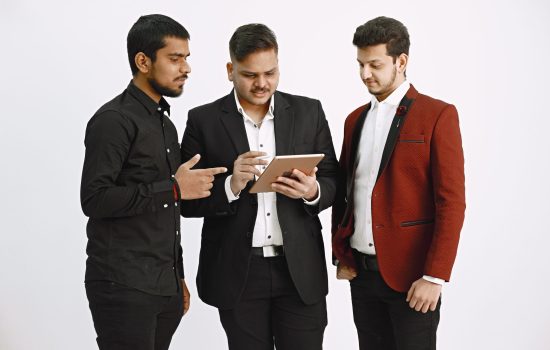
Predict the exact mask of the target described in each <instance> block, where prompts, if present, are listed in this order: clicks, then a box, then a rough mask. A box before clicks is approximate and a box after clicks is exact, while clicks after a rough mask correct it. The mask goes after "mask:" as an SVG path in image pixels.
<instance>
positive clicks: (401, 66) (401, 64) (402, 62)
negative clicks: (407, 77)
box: [396, 53, 409, 73]
mask: <svg viewBox="0 0 550 350" xmlns="http://www.w3.org/2000/svg"><path fill="white" fill-rule="evenodd" d="M408 62H409V56H407V54H404V53H402V54H401V55H399V57H397V62H396V63H397V71H398V72H399V73H404V72H405V71H406V70H407V63H408Z"/></svg>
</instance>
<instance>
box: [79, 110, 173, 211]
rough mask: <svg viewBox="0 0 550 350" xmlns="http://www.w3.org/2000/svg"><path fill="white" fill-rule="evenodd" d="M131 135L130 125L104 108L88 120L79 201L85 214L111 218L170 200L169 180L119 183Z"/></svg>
mask: <svg viewBox="0 0 550 350" xmlns="http://www.w3.org/2000/svg"><path fill="white" fill-rule="evenodd" d="M133 137H134V131H133V126H132V125H131V123H130V122H129V121H128V120H126V119H125V118H124V117H123V116H122V115H121V114H120V113H118V112H115V111H105V112H103V113H101V114H99V115H96V116H94V117H93V118H92V120H90V122H89V123H88V127H87V128H86V137H85V141H84V144H85V147H86V152H85V157H84V166H83V170H82V181H81V188H80V200H81V205H82V210H83V212H84V214H85V215H86V216H88V217H95V218H114V217H128V216H135V215H139V214H141V213H144V212H155V211H157V210H160V209H161V207H162V205H163V204H164V203H167V202H169V201H173V197H174V182H173V181H172V180H166V181H158V182H152V183H139V184H135V185H127V186H121V185H118V184H117V178H118V177H119V175H120V173H121V172H122V169H123V165H124V162H125V160H126V158H127V157H128V154H129V152H130V148H131V145H132V140H133Z"/></svg>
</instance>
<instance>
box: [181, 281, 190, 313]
mask: <svg viewBox="0 0 550 350" xmlns="http://www.w3.org/2000/svg"><path fill="white" fill-rule="evenodd" d="M181 289H182V291H183V293H182V298H183V314H184V315H185V314H186V313H187V311H189V306H190V305H191V294H190V293H189V289H187V284H185V280H184V279H183V278H182V279H181Z"/></svg>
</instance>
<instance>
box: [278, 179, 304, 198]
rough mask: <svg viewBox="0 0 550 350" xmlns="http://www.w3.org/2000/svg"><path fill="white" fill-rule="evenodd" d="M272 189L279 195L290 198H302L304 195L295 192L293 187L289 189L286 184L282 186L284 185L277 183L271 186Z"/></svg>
mask: <svg viewBox="0 0 550 350" xmlns="http://www.w3.org/2000/svg"><path fill="white" fill-rule="evenodd" d="M271 188H272V189H273V190H274V191H275V192H277V193H280V194H283V195H285V196H287V197H290V198H294V199H296V198H301V197H302V195H301V194H300V192H299V191H297V190H295V189H294V188H292V187H289V186H287V185H285V184H282V183H277V182H274V183H272V184H271Z"/></svg>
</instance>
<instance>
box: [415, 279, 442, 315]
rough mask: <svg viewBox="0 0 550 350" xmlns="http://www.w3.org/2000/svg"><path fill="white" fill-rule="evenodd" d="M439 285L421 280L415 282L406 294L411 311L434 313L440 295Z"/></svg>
mask: <svg viewBox="0 0 550 350" xmlns="http://www.w3.org/2000/svg"><path fill="white" fill-rule="evenodd" d="M441 287H442V286H441V285H440V284H437V283H433V282H430V281H426V280H425V279H423V278H419V279H418V280H416V281H415V282H414V283H413V284H412V285H411V288H410V289H409V292H408V293H407V302H408V303H409V306H410V307H411V309H415V310H416V311H422V313H424V314H425V313H426V312H428V309H430V310H431V311H435V308H436V307H437V303H438V301H439V296H440V295H441Z"/></svg>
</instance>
